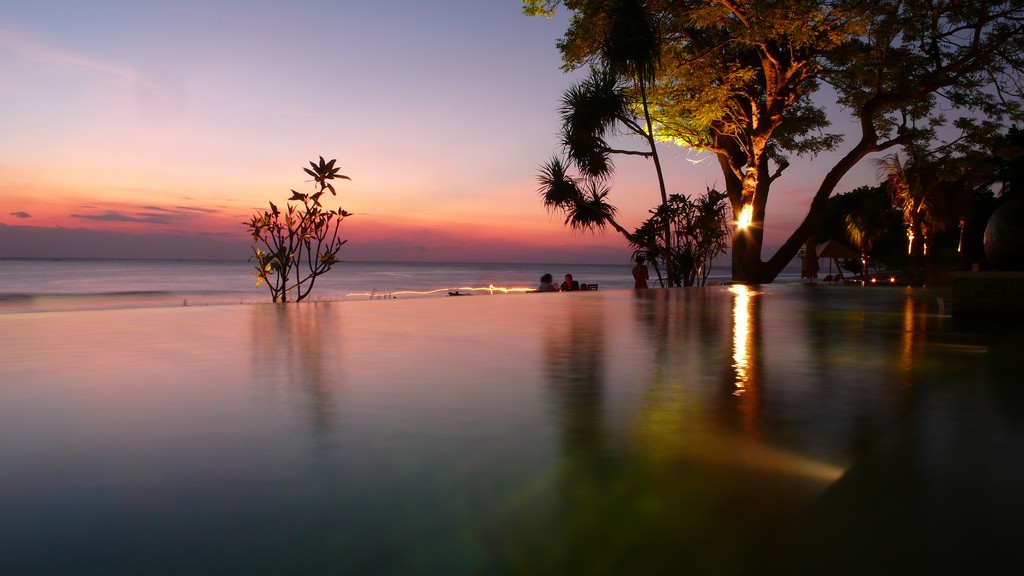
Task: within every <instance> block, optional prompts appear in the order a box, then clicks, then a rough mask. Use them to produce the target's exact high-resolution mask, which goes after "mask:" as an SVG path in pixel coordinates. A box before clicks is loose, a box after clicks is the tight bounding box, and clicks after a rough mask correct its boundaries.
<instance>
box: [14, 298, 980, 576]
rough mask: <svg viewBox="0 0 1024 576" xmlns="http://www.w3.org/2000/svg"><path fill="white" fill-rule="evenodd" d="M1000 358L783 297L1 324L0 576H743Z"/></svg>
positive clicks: (469, 301)
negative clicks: (879, 453)
mask: <svg viewBox="0 0 1024 576" xmlns="http://www.w3.org/2000/svg"><path fill="white" fill-rule="evenodd" d="M581 279H582V278H581ZM991 338H992V336H991V334H990V329H989V327H986V326H974V325H970V324H968V325H965V324H963V323H959V322H954V321H953V319H951V318H950V317H948V316H946V315H942V314H939V312H938V308H937V305H936V294H935V293H934V292H928V291H921V290H904V289H899V288H869V289H863V288H852V287H828V286H803V285H800V284H791V285H776V286H768V287H764V288H761V289H757V290H754V289H749V288H742V287H732V288H729V287H713V288H706V289H701V290H651V291H647V292H642V293H635V292H633V291H629V290H603V289H602V290H600V291H598V292H580V293H575V294H551V295H548V294H521V295H508V296H505V297H502V298H491V297H480V298H438V299H428V300H424V299H419V300H415V299H411V300H407V299H397V300H373V301H369V300H361V301H349V302H322V303H311V304H308V305H291V306H274V305H265V304H262V305H248V306H207V307H163V308H150V309H118V310H87V311H74V312H39V313H32V314H4V315H0V510H2V511H3V513H2V514H0V543H2V546H3V554H2V557H3V560H2V562H3V563H4V565H5V570H4V572H5V573H11V574H19V573H74V574H84V573H102V574H159V573H168V574H199V573H206V574H223V573H236V574H241V573H244V574H256V573H266V574H297V573H337V574H641V573H642V574H682V573H699V574H740V573H758V572H759V567H760V564H759V562H760V559H761V558H762V557H763V555H764V554H766V553H768V552H770V549H771V548H772V545H773V543H774V542H775V541H776V539H777V538H779V537H781V535H782V534H783V533H785V531H786V527H787V526H788V524H789V523H790V522H792V521H793V519H794V518H795V517H796V516H797V515H798V514H799V512H800V511H801V510H802V509H803V508H804V507H806V506H807V505H808V503H809V502H811V501H813V500H814V499H815V498H816V497H818V496H819V495H820V494H822V492H823V491H824V490H825V489H826V488H827V487H828V486H829V485H830V484H831V483H832V482H834V481H835V480H836V479H837V478H839V476H840V475H841V474H842V473H843V472H844V470H846V469H847V468H848V467H849V466H850V465H851V463H852V462H854V460H855V459H856V458H857V457H858V456H859V455H860V454H861V453H863V451H864V450H866V449H867V448H869V447H870V446H872V445H874V444H875V443H877V442H878V440H879V438H880V437H882V436H883V435H884V434H885V433H886V432H887V431H888V430H890V429H892V428H893V427H894V426H895V425H896V424H897V423H898V422H899V421H900V419H901V417H902V416H903V415H904V414H905V413H906V412H907V411H908V410H910V409H911V408H912V407H913V406H914V405H915V402H916V401H917V399H919V398H920V397H922V396H923V395H926V394H928V393H929V390H932V389H935V388H938V387H943V386H951V385H956V383H957V382H960V381H961V380H963V379H964V378H965V377H966V375H967V374H969V373H970V371H971V370H972V369H973V367H974V366H975V365H976V364H977V361H978V359H979V358H981V357H982V356H984V354H985V351H986V350H987V347H988V345H989V342H990V339H991ZM938 456H939V455H929V454H927V453H925V454H922V455H921V457H922V458H928V457H938Z"/></svg>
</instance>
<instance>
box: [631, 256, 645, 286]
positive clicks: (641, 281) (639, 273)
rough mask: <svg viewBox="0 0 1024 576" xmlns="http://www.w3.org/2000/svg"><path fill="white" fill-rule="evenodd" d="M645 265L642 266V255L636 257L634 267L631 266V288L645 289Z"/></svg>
mask: <svg viewBox="0 0 1024 576" xmlns="http://www.w3.org/2000/svg"><path fill="white" fill-rule="evenodd" d="M647 278H648V275H647V265H646V264H644V256H643V254H641V255H639V256H637V257H636V266H633V280H634V283H633V288H647Z"/></svg>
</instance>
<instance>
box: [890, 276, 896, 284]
mask: <svg viewBox="0 0 1024 576" xmlns="http://www.w3.org/2000/svg"><path fill="white" fill-rule="evenodd" d="M895 283H896V277H895V276H889V284H895Z"/></svg>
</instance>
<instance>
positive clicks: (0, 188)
mask: <svg viewBox="0 0 1024 576" xmlns="http://www.w3.org/2000/svg"><path fill="white" fill-rule="evenodd" d="M565 27H566V24H565V20H564V16H562V17H560V18H556V19H554V20H545V19H543V18H528V17H526V16H523V15H522V5H521V2H519V1H518V0H486V1H482V0H431V1H429V2H425V1H416V0H375V1H374V2H366V1H358V2H357V1H344V2H339V1H326V0H320V1H316V0H302V1H289V2H282V1H269V0H266V1H264V0H231V1H227V0H202V1H199V0H184V1H180V0H179V1H173V2H172V1H138V0H123V1H107V0H98V1H92V2H80V1H77V0H74V1H72V0H67V1H58V0H36V1H34V2H2V3H0V103H2V106H0V126H2V129H0V257H11V256H45V257H81V256H116V257H157V258H165V257H173V258H181V257H213V258H235V257H237V258H242V259H244V258H247V257H248V254H249V253H248V250H249V249H248V245H249V237H248V236H247V235H246V232H245V228H244V226H243V225H242V224H241V222H242V221H244V220H247V219H248V216H249V215H250V214H252V213H253V212H254V211H255V210H257V209H259V208H263V207H265V206H266V202H267V201H274V202H275V203H278V204H281V203H283V202H284V200H285V199H287V197H288V196H289V195H290V193H289V190H290V189H297V190H300V191H308V190H311V189H312V188H311V184H310V183H309V182H307V177H306V176H305V174H304V173H303V172H302V167H303V166H305V165H306V163H307V161H309V160H315V159H316V158H317V157H318V156H321V155H322V156H324V157H325V158H327V159H331V158H337V159H338V164H339V165H340V166H341V168H342V173H344V174H347V175H348V176H350V177H351V178H352V181H351V182H347V181H346V182H342V183H341V184H340V186H339V192H340V194H339V197H338V199H337V200H336V201H337V202H338V203H339V204H340V205H341V206H342V207H344V208H345V209H346V210H348V211H349V212H353V213H354V214H355V216H353V217H351V218H350V219H348V220H346V221H345V223H344V224H343V229H344V232H343V234H342V236H343V237H345V238H348V239H349V243H348V244H347V245H346V247H345V248H344V249H343V252H342V257H343V258H344V259H351V260H413V261H506V262H580V263H603V262H607V263H619V262H625V261H626V259H627V258H628V254H629V249H628V247H627V246H626V244H625V241H624V240H623V239H622V238H621V237H620V236H618V235H617V234H614V233H611V232H609V233H606V234H604V235H598V236H594V235H579V234H575V233H573V232H571V231H569V230H567V229H565V228H564V227H563V226H562V219H561V217H560V216H559V215H557V214H549V213H548V212H547V211H546V210H545V209H544V207H543V206H542V205H541V203H540V201H539V197H538V195H537V182H536V175H537V168H538V167H539V166H540V165H541V164H542V163H543V162H545V161H546V160H547V159H549V158H550V157H551V156H552V154H553V153H555V152H557V150H558V134H557V132H558V128H559V121H558V112H557V108H558V105H559V100H560V97H561V95H562V92H563V91H564V90H565V89H566V88H567V87H568V86H569V85H570V84H571V83H572V81H573V79H574V78H575V77H577V76H574V75H571V74H565V73H564V72H562V70H561V69H560V65H561V60H560V57H559V54H558V51H557V49H556V47H555V43H556V41H557V40H558V38H559V37H560V36H561V35H562V34H563V32H564V31H565ZM662 154H663V155H664V157H665V162H666V165H667V168H668V174H667V177H668V183H669V189H670V191H671V192H681V193H684V194H698V193H701V192H703V191H704V189H705V187H707V186H712V187H714V186H716V185H719V184H720V180H721V176H720V173H719V172H718V168H717V165H716V164H715V163H714V162H712V161H711V160H710V159H709V158H702V157H700V156H698V155H695V154H694V153H693V152H690V151H687V150H684V149H680V148H671V147H666V148H665V149H663V150H662ZM826 164H827V165H826ZM830 166H831V163H827V162H823V161H819V162H813V163H811V162H806V161H805V162H803V163H800V162H796V163H794V166H793V167H791V168H790V170H789V171H788V172H787V175H786V177H784V178H783V179H782V180H780V181H778V182H777V183H776V185H775V186H774V192H773V197H772V200H771V203H770V204H769V215H768V217H769V226H771V227H772V228H770V229H769V230H768V242H769V243H772V242H773V241H774V242H778V241H781V240H782V239H783V235H784V233H786V232H788V231H789V230H791V229H792V227H793V226H794V224H795V222H796V221H797V220H798V219H799V218H801V217H802V216H803V214H804V213H805V211H806V206H807V204H808V202H809V200H810V196H811V193H812V191H813V189H814V187H815V186H816V184H817V182H819V181H820V177H821V175H822V174H823V173H824V172H825V170H827V168H828V167H830ZM875 181H876V178H875V175H874V168H873V167H872V166H870V165H862V166H861V167H860V168H859V169H858V170H857V171H855V173H853V174H851V175H850V176H849V177H848V178H847V179H846V180H844V182H843V184H842V185H841V186H840V187H839V189H838V190H837V192H845V191H847V190H849V189H851V188H853V187H856V186H859V185H862V184H873V183H874V182H875ZM613 184H614V188H613V191H612V194H611V196H610V200H611V201H612V202H613V203H614V204H616V205H617V206H618V208H619V209H620V222H621V223H622V224H623V225H624V226H626V227H627V228H634V227H636V226H637V225H639V224H640V223H641V222H642V221H643V220H644V219H645V218H646V216H647V210H648V209H650V208H651V207H653V206H654V205H655V204H656V203H657V201H658V192H657V186H656V181H655V179H654V173H653V170H652V169H651V168H650V164H649V163H648V162H645V161H642V160H630V161H619V163H618V172H617V177H616V179H615V181H614V183H613ZM331 202H333V201H331ZM331 202H329V204H330V203H331ZM125 233H130V235H126V234H125Z"/></svg>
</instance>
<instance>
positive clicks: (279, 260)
mask: <svg viewBox="0 0 1024 576" xmlns="http://www.w3.org/2000/svg"><path fill="white" fill-rule="evenodd" d="M334 163H335V160H331V161H330V162H325V161H324V158H323V156H321V157H320V162H319V163H317V162H310V163H309V165H310V166H311V167H312V168H303V170H304V171H305V172H306V173H307V174H309V175H310V176H312V177H313V182H314V184H315V185H316V186H317V188H318V189H317V191H316V192H314V193H312V194H303V193H301V192H296V191H295V190H292V196H291V198H289V199H288V204H287V206H286V209H285V211H284V212H282V211H281V210H280V209H278V207H277V206H276V205H275V204H274V203H273V202H270V210H262V211H258V212H256V213H255V214H253V216H252V218H250V219H249V222H248V223H247V224H246V226H247V227H248V228H249V232H250V233H251V234H252V240H253V244H254V246H253V248H252V250H253V257H252V258H253V259H255V260H256V267H255V270H254V271H253V278H255V279H256V285H257V286H259V285H260V284H263V283H266V285H267V288H269V289H270V296H271V299H272V300H273V301H274V302H287V301H288V300H289V295H291V296H292V299H293V300H294V301H296V302H298V301H301V300H303V299H305V298H306V297H307V296H309V293H310V292H311V291H312V290H313V285H314V284H315V283H316V279H317V277H319V276H320V275H322V274H324V273H326V272H327V271H328V270H330V269H331V267H332V266H333V265H334V264H337V262H338V258H337V256H338V252H339V251H340V250H341V246H342V245H343V244H345V242H347V240H341V239H340V238H338V233H339V230H340V227H341V221H342V220H344V219H345V218H346V217H348V216H350V214H349V213H348V212H346V211H345V210H342V209H341V208H338V209H337V210H327V209H325V208H324V207H323V206H322V205H321V203H320V198H321V197H322V196H323V194H324V192H326V191H328V190H330V192H331V195H332V196H333V195H336V194H337V191H336V190H335V189H334V185H333V184H332V183H331V182H330V181H331V180H334V179H335V178H342V179H345V180H351V178H349V177H348V176H345V175H344V174H338V171H339V170H340V168H336V167H335V166H334ZM292 202H298V204H292Z"/></svg>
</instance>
